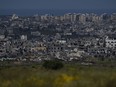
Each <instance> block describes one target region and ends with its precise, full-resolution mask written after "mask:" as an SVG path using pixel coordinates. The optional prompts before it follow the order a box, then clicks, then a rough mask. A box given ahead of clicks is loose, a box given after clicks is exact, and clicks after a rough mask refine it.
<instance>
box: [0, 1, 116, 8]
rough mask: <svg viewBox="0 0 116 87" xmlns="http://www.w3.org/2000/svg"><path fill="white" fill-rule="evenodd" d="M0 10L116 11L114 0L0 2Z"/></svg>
mask: <svg viewBox="0 0 116 87" xmlns="http://www.w3.org/2000/svg"><path fill="white" fill-rule="evenodd" d="M0 9H116V0H0Z"/></svg>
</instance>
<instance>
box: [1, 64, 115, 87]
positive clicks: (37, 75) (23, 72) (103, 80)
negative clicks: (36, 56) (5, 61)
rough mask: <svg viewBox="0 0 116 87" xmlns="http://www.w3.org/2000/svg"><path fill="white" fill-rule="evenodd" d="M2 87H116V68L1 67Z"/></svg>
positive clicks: (77, 66) (76, 66) (73, 66)
mask: <svg viewBox="0 0 116 87" xmlns="http://www.w3.org/2000/svg"><path fill="white" fill-rule="evenodd" d="M0 87H116V67H99V66H79V65H76V64H65V66H64V68H62V69H60V70H46V69H44V68H43V67H42V66H41V65H31V66H12V67H0Z"/></svg>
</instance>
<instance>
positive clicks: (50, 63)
mask: <svg viewBox="0 0 116 87" xmlns="http://www.w3.org/2000/svg"><path fill="white" fill-rule="evenodd" d="M63 66H64V65H63V63H62V62H61V61H58V60H46V61H44V63H43V67H44V68H46V69H53V70H57V69H61V68H62V67H63Z"/></svg>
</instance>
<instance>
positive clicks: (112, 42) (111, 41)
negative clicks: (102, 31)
mask: <svg viewBox="0 0 116 87" xmlns="http://www.w3.org/2000/svg"><path fill="white" fill-rule="evenodd" d="M105 41H106V47H108V48H115V47H116V39H110V38H108V37H106V40H105Z"/></svg>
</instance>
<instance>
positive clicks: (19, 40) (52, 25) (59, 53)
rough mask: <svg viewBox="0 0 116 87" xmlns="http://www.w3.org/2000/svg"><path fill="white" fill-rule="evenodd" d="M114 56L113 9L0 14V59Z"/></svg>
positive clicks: (115, 29) (115, 25)
mask: <svg viewBox="0 0 116 87" xmlns="http://www.w3.org/2000/svg"><path fill="white" fill-rule="evenodd" d="M53 58H57V59H61V60H64V61H73V60H75V61H92V60H101V61H104V60H105V59H108V60H109V61H111V60H113V61H114V60H116V13H112V14H107V13H103V14H101V15H97V14H94V13H91V14H88V13H86V14H82V13H73V14H72V13H67V14H64V15H61V16H55V15H50V14H45V15H38V14H36V15H34V16H18V15H16V14H13V15H1V16H0V61H5V60H10V61H35V62H38V61H42V60H50V59H53Z"/></svg>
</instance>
